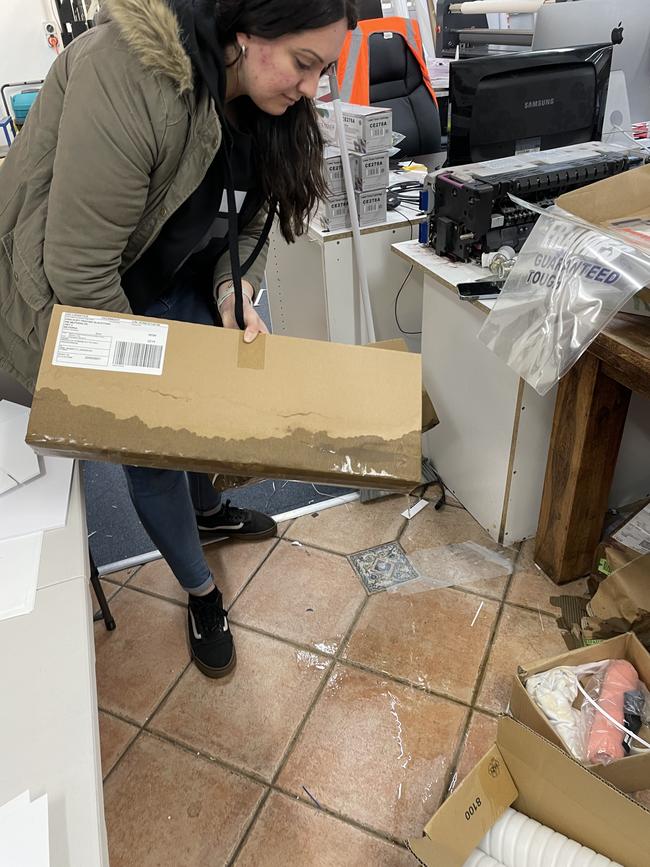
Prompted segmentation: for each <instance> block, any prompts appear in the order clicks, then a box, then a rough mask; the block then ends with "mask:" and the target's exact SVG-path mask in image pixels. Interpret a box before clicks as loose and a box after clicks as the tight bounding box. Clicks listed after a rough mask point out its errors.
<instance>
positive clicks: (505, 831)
mask: <svg viewBox="0 0 650 867" xmlns="http://www.w3.org/2000/svg"><path fill="white" fill-rule="evenodd" d="M478 848H479V849H480V850H481V851H482V852H485V854H486V855H489V856H490V857H492V858H494V859H496V861H497V862H499V863H501V864H503V865H504V867H567V864H570V865H571V867H621V865H620V864H617V863H616V862H615V861H610V860H609V858H606V857H605V856H604V855H599V854H597V853H596V852H594V851H593V850H592V849H589V848H588V847H587V846H581V845H580V843H577V842H576V841H575V840H570V839H569V838H568V837H565V836H564V834H559V833H558V832H557V831H552V830H551V829H550V828H547V827H546V826H544V825H541V824H540V823H539V822H536V821H535V820H534V819H530V818H528V816H525V815H524V814H523V813H518V812H517V811H516V810H512V809H510V808H508V809H507V810H506V811H505V813H503V815H502V816H501V817H500V819H499V820H498V821H497V822H496V823H495V824H494V825H493V826H492V827H491V828H490V830H489V831H488V832H487V834H486V835H485V837H484V838H483V839H482V840H481V842H480V843H479V845H478Z"/></svg>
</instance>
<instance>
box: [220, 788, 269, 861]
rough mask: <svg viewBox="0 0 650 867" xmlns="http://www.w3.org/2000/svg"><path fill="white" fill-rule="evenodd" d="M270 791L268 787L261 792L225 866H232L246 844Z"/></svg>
mask: <svg viewBox="0 0 650 867" xmlns="http://www.w3.org/2000/svg"><path fill="white" fill-rule="evenodd" d="M271 792H272V789H271V788H270V787H268V788H267V789H266V790H265V791H264V792H263V794H262V797H261V798H260V802H259V804H258V805H257V807H256V808H255V809H254V810H253V812H252V814H251V817H250V819H249V821H248V824H247V825H246V827H245V828H244V831H243V833H242V835H241V837H240V838H239V840H238V842H237V845H236V846H235V848H234V850H233V853H232V855H231V857H230V858H229V859H228V861H227V862H226V867H234V864H235V862H236V861H237V859H238V858H239V856H240V855H241V852H242V849H243V848H244V846H245V845H246V842H247V841H248V838H249V837H250V834H251V831H252V830H253V828H254V827H255V825H256V824H257V820H258V819H259V817H260V815H261V814H262V810H263V809H264V807H265V806H266V802H267V801H268V799H269V798H270V797H271Z"/></svg>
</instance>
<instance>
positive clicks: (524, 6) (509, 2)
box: [449, 0, 545, 15]
mask: <svg viewBox="0 0 650 867" xmlns="http://www.w3.org/2000/svg"><path fill="white" fill-rule="evenodd" d="M544 3H545V0H467V2H466V3H452V4H451V6H450V7H449V11H450V12H456V13H460V14H461V15H478V14H486V15H488V14H490V13H491V12H503V13H506V14H509V15H516V14H517V13H518V12H528V13H533V12H537V10H538V9H539V8H540V7H541V6H543V5H544Z"/></svg>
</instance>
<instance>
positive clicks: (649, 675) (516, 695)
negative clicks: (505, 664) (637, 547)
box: [510, 632, 650, 792]
mask: <svg viewBox="0 0 650 867" xmlns="http://www.w3.org/2000/svg"><path fill="white" fill-rule="evenodd" d="M603 659H627V660H628V661H629V662H631V663H632V665H633V666H634V667H635V668H636V670H637V672H638V673H639V678H640V679H641V680H642V681H643V682H644V683H645V684H646V686H648V687H650V653H648V651H647V650H646V649H645V648H644V647H643V645H642V644H641V642H640V641H639V639H638V638H637V637H636V635H633V634H632V633H629V632H628V633H626V634H625V635H619V636H617V637H616V638H611V639H609V640H607V641H603V642H601V643H600V644H595V645H593V646H591V647H581V648H578V649H577V650H571V651H568V652H567V653H562V654H560V655H559V656H554V657H553V658H552V659H544V660H540V661H538V662H535V663H533V664H532V665H529V666H527V667H526V669H523V668H519V671H518V673H517V674H516V675H515V677H514V678H513V684H512V693H511V695H510V712H511V713H512V715H513V717H514V718H515V719H516V720H519V722H521V723H523V724H524V725H527V726H528V727H529V728H531V729H533V731H536V732H538V734H540V735H542V736H543V737H545V738H547V739H548V740H549V741H550V742H551V743H553V744H556V745H557V746H558V747H560V748H561V749H565V747H564V743H563V741H562V739H561V738H560V736H559V735H558V734H557V733H556V732H555V729H554V728H553V726H552V725H551V724H550V722H549V721H548V719H547V718H546V717H545V716H544V714H543V713H542V711H541V710H540V709H539V708H538V707H537V705H536V704H535V702H534V701H533V700H532V699H531V697H530V696H529V695H528V693H527V692H526V687H525V682H526V679H527V678H528V677H529V676H530V675H533V674H539V673H540V672H542V671H548V670H549V669H551V668H557V667H558V666H560V665H583V664H585V663H589V662H600V661H601V660H603ZM588 769H589V770H590V771H592V772H593V773H594V774H596V775H598V776H599V777H602V779H604V780H606V781H607V782H609V783H611V785H613V786H615V787H616V788H617V789H620V790H621V791H622V792H637V791H640V790H642V789H647V788H650V751H649V752H648V755H636V756H626V757H625V758H623V759H616V760H615V761H613V762H611V763H610V764H609V765H588Z"/></svg>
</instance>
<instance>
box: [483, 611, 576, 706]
mask: <svg viewBox="0 0 650 867" xmlns="http://www.w3.org/2000/svg"><path fill="white" fill-rule="evenodd" d="M565 652H566V644H565V643H564V639H563V638H562V633H561V632H560V630H559V629H558V628H557V625H556V623H555V620H554V619H553V618H552V617H549V616H548V614H542V613H540V612H535V611H524V610H523V609H522V608H513V607H512V606H511V605H508V604H506V605H505V606H504V610H503V616H502V617H501V620H500V622H499V625H498V627H497V632H496V635H495V639H494V644H493V645H492V650H491V651H490V659H489V662H488V665H487V669H486V672H485V675H484V677H483V684H482V686H481V691H480V693H479V697H478V700H477V702H476V704H477V705H478V706H479V707H483V708H485V709H486V710H491V711H494V712H496V713H501V712H503V711H505V710H506V708H507V706H508V701H509V700H510V691H511V688H512V676H513V675H514V674H515V673H516V671H517V666H519V665H522V666H526V665H530V663H532V662H536V661H537V660H540V659H544V658H545V657H552V656H557V655H558V654H559V653H565Z"/></svg>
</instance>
